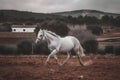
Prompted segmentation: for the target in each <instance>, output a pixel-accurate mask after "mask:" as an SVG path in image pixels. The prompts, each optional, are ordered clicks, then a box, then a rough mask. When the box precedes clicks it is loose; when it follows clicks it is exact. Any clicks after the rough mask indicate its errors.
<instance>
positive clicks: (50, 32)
mask: <svg viewBox="0 0 120 80" xmlns="http://www.w3.org/2000/svg"><path fill="white" fill-rule="evenodd" d="M45 31H46V32H47V33H49V34H51V35H53V36H54V37H57V38H60V36H59V35H57V34H56V33H54V32H52V31H48V30H45Z"/></svg>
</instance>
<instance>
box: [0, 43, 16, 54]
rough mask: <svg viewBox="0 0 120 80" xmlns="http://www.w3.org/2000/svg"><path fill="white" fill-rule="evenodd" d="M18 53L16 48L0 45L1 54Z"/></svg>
mask: <svg viewBox="0 0 120 80" xmlns="http://www.w3.org/2000/svg"><path fill="white" fill-rule="evenodd" d="M15 53H16V48H14V47H11V46H6V45H0V54H3V55H11V54H15Z"/></svg>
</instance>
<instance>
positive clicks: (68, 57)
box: [61, 52, 71, 66]
mask: <svg viewBox="0 0 120 80" xmlns="http://www.w3.org/2000/svg"><path fill="white" fill-rule="evenodd" d="M70 58H71V52H67V58H66V60H65V61H64V62H63V64H61V66H62V65H64V64H66V63H67V62H68V60H69V59H70Z"/></svg>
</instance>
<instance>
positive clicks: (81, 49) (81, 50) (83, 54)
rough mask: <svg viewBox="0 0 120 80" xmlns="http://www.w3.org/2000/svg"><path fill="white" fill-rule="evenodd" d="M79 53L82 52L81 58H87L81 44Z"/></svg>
mask: <svg viewBox="0 0 120 80" xmlns="http://www.w3.org/2000/svg"><path fill="white" fill-rule="evenodd" d="M79 51H80V56H81V57H83V56H85V53H84V49H83V47H82V46H81V44H80V46H79Z"/></svg>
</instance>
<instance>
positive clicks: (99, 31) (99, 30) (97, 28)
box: [87, 26, 103, 35]
mask: <svg viewBox="0 0 120 80" xmlns="http://www.w3.org/2000/svg"><path fill="white" fill-rule="evenodd" d="M87 29H88V30H91V32H92V33H93V34H95V35H101V34H103V30H102V28H101V27H100V26H88V27H87Z"/></svg>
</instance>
